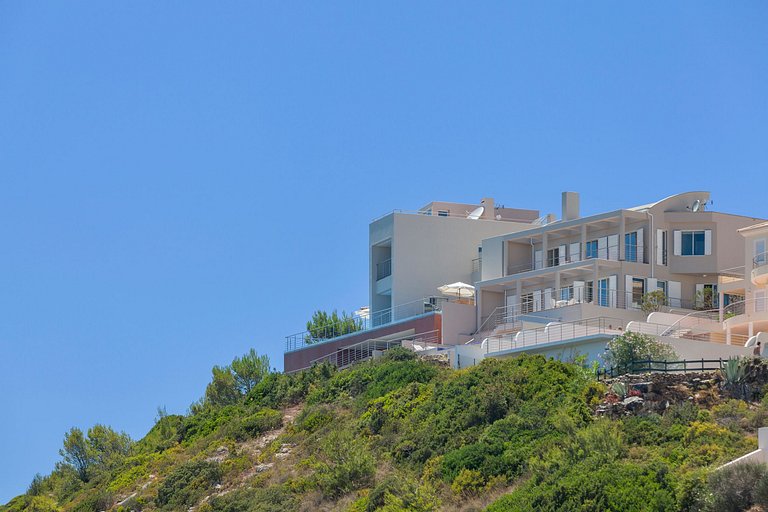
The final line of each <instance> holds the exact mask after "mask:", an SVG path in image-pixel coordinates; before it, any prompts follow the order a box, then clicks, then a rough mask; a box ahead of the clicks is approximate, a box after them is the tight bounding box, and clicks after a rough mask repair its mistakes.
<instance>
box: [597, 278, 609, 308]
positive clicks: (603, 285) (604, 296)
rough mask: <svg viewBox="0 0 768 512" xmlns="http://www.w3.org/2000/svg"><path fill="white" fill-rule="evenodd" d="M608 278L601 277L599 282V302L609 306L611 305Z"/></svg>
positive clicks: (600, 304)
mask: <svg viewBox="0 0 768 512" xmlns="http://www.w3.org/2000/svg"><path fill="white" fill-rule="evenodd" d="M609 292H610V290H609V289H608V279H600V280H599V281H598V282H597V304H598V305H599V306H605V307H608V306H609V305H610V299H609Z"/></svg>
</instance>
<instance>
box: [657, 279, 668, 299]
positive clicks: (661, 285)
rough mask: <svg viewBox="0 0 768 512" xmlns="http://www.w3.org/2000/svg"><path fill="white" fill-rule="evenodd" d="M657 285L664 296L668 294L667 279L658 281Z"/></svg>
mask: <svg viewBox="0 0 768 512" xmlns="http://www.w3.org/2000/svg"><path fill="white" fill-rule="evenodd" d="M656 287H657V288H658V289H659V290H661V291H662V292H663V293H664V297H666V296H667V289H668V287H667V282H666V281H656Z"/></svg>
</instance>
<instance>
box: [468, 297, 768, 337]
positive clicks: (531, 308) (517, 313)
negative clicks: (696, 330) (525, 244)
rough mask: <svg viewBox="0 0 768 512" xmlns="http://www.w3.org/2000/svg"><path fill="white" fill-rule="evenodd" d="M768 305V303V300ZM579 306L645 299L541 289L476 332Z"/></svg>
mask: <svg viewBox="0 0 768 512" xmlns="http://www.w3.org/2000/svg"><path fill="white" fill-rule="evenodd" d="M767 302H768V301H767ZM579 304H592V305H595V306H602V307H610V308H617V309H635V310H637V309H641V308H642V297H638V296H636V294H634V293H633V292H632V291H628V292H622V291H619V290H615V289H606V288H603V289H600V288H599V287H598V288H594V287H592V288H590V287H587V286H586V285H583V286H573V285H570V286H566V287H563V288H559V289H552V290H549V291H547V290H540V291H539V293H538V294H537V293H533V292H527V293H524V294H523V296H522V299H521V300H519V301H518V302H517V303H516V304H510V305H506V306H499V307H497V308H496V309H494V310H493V311H492V312H491V314H490V315H487V316H484V317H482V318H481V319H480V320H481V321H480V327H479V328H478V329H477V332H478V333H480V332H489V331H492V330H494V329H495V328H496V327H498V326H500V325H507V326H508V327H511V328H514V327H515V326H516V325H518V326H519V325H520V322H521V321H522V320H525V318H526V316H528V317H535V316H536V313H538V312H541V311H550V310H553V309H558V308H564V307H568V306H575V305H579ZM695 305H696V302H695V301H692V300H683V299H681V298H678V297H666V298H665V299H664V300H663V301H662V303H660V304H659V306H660V307H662V308H666V309H665V310H669V309H670V308H680V309H685V310H686V311H690V310H692V309H693V308H694V306H695Z"/></svg>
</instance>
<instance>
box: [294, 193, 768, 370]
mask: <svg viewBox="0 0 768 512" xmlns="http://www.w3.org/2000/svg"><path fill="white" fill-rule="evenodd" d="M579 202H580V201H579V195H578V194H577V193H575V192H564V193H563V195H562V213H561V217H560V219H556V218H555V216H554V215H551V214H550V215H546V216H541V214H540V212H539V211H538V210H528V209H517V208H506V207H503V206H497V205H496V204H495V202H494V200H493V199H491V198H485V199H483V200H482V201H481V202H480V203H479V204H464V203H446V202H432V203H429V204H428V205H426V206H424V207H423V208H421V209H419V210H417V211H415V212H405V211H394V212H391V213H389V214H387V215H384V216H382V217H379V218H377V219H375V220H374V221H373V222H372V223H371V224H370V228H369V280H370V295H369V299H370V309H369V311H368V315H367V316H366V317H365V318H364V320H363V321H362V322H361V325H360V327H361V329H360V330H358V331H356V332H352V333H338V332H336V331H335V330H334V327H333V326H328V328H327V329H325V328H324V329H322V331H323V332H313V333H309V332H302V333H298V334H296V335H292V336H289V337H287V340H286V353H285V370H286V371H287V372H291V371H297V370H299V369H302V368H306V367H308V366H311V365H312V364H314V363H316V362H319V361H330V362H332V363H333V364H336V365H337V366H346V365H348V364H351V363H353V362H355V361H358V360H360V359H365V358H368V357H375V356H376V355H377V354H378V353H380V352H381V351H383V350H386V349H387V348H389V347H391V346H393V345H405V346H409V347H411V348H414V349H415V350H427V351H433V352H447V353H449V354H450V358H451V361H452V363H453V365H454V366H457V367H461V366H466V365H467V364H475V363H477V362H478V361H479V360H480V359H482V358H484V357H504V356H508V355H514V354H516V353H519V352H541V353H545V354H548V355H552V356H557V357H561V358H569V357H575V356H576V354H585V355H587V356H588V357H590V358H596V357H598V355H599V354H600V353H601V352H602V351H603V350H604V348H605V344H606V342H607V340H608V339H610V337H612V336H615V335H616V334H618V333H621V332H622V331H623V330H625V329H630V330H639V331H642V332H646V333H649V334H653V335H656V336H660V337H662V338H664V339H665V340H667V341H668V342H669V343H671V344H673V345H674V346H675V348H676V350H677V351H678V353H680V352H681V351H682V352H683V353H684V354H686V355H687V354H698V356H699V357H702V355H703V354H720V355H721V356H726V357H727V356H728V355H734V354H740V353H746V352H748V349H745V348H744V345H745V344H747V343H748V342H749V341H750V340H751V342H752V343H754V342H755V339H756V338H755V336H757V334H758V333H759V332H762V331H761V329H765V330H766V331H768V313H764V310H765V309H766V305H767V304H766V303H768V298H767V297H766V288H767V287H768V285H767V284H766V283H768V266H766V245H765V244H766V240H768V223H766V222H763V223H760V221H761V219H757V218H752V217H744V216H740V215H734V214H728V213H720V212H714V211H709V210H708V209H707V207H708V205H709V204H710V203H711V201H710V194H709V193H708V192H686V193H682V194H677V195H674V196H671V197H668V198H665V199H662V200H659V201H656V202H653V203H649V204H645V205H642V206H636V207H629V208H624V209H619V210H615V211H609V212H604V213H600V214H597V215H590V216H587V217H581V215H580V204H579ZM454 282H464V283H470V284H472V285H474V294H472V295H469V296H467V297H445V296H442V295H441V294H440V293H438V291H437V288H438V287H440V286H442V285H445V284H447V283H454ZM649 292H657V293H656V294H654V295H653V296H651V295H648V294H649ZM649 297H650V298H654V297H655V300H656V301H657V302H658V304H657V307H655V308H652V309H654V311H653V312H651V313H650V314H649V313H648V311H649V307H648V304H647V303H648V301H649ZM659 298H661V299H659ZM758 309H759V311H758ZM725 316H727V318H724V317H725ZM753 338H755V339H753Z"/></svg>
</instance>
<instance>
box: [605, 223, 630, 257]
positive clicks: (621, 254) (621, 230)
mask: <svg viewBox="0 0 768 512" xmlns="http://www.w3.org/2000/svg"><path fill="white" fill-rule="evenodd" d="M626 231H627V222H626V219H624V214H623V213H622V214H621V217H619V251H618V252H619V261H624V260H625V259H626V257H627V255H626V248H625V247H624V245H625V244H624V235H625V233H626ZM608 252H609V254H610V249H609V251H608Z"/></svg>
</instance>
